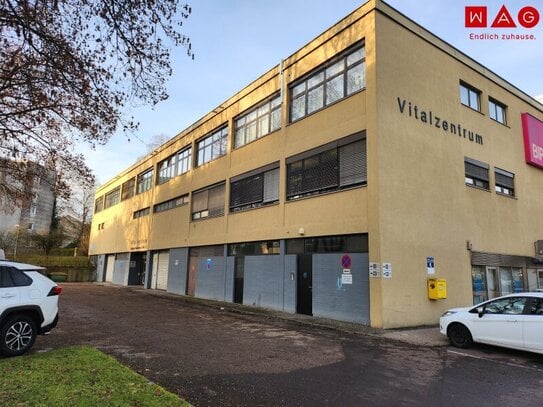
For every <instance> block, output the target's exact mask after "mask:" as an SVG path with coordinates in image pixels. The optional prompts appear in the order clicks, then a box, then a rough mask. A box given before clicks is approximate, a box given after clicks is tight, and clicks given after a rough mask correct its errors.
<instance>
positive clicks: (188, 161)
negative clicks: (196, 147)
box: [175, 147, 192, 175]
mask: <svg viewBox="0 0 543 407" xmlns="http://www.w3.org/2000/svg"><path fill="white" fill-rule="evenodd" d="M191 167H192V147H189V148H185V149H184V150H181V151H180V152H178V153H177V167H176V169H175V175H181V174H184V173H186V172H188V170H190V168H191Z"/></svg>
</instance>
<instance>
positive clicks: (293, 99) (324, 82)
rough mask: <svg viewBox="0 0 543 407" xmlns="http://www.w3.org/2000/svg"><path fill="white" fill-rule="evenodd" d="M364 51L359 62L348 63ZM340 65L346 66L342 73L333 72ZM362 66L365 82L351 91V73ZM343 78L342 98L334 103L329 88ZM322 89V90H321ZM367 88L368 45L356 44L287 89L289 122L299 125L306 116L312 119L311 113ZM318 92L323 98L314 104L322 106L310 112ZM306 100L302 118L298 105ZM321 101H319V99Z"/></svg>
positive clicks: (362, 75)
mask: <svg viewBox="0 0 543 407" xmlns="http://www.w3.org/2000/svg"><path fill="white" fill-rule="evenodd" d="M360 51H361V52H362V56H361V57H360V59H357V60H355V61H354V62H352V63H350V64H349V61H348V60H349V57H350V56H352V55H355V54H356V53H357V52H360ZM340 62H343V66H342V68H341V69H340V70H339V71H336V72H334V71H333V70H332V69H333V68H334V67H335V66H337V65H338V64H339V63H340ZM359 66H361V67H362V74H361V78H362V83H361V86H360V87H359V88H356V89H354V90H352V91H350V92H349V84H350V82H349V73H350V72H353V71H354V70H355V69H357V68H358V67H359ZM319 76H322V79H319ZM340 77H342V79H343V80H342V85H343V87H342V92H343V94H342V96H339V97H337V98H336V99H334V100H328V93H330V91H329V90H328V89H329V85H330V84H331V83H332V82H333V81H335V80H337V79H338V78H340ZM319 88H322V89H321V90H318V89H319ZM364 89H366V44H365V42H364V41H362V42H359V43H357V44H354V45H353V46H351V47H349V48H348V49H346V50H345V51H343V52H341V53H340V54H338V55H336V56H335V57H334V58H332V59H330V60H329V61H327V62H325V63H324V64H322V65H320V66H319V67H318V68H316V69H314V70H313V71H311V72H309V73H308V74H306V75H304V76H303V77H302V78H300V79H297V80H296V81H294V82H293V83H292V84H290V85H289V87H288V96H289V98H288V102H289V117H288V118H289V123H294V122H297V121H298V120H301V119H303V118H304V117H307V116H309V115H310V114H313V113H316V112H318V111H320V110H323V109H325V108H326V107H328V106H331V105H333V104H334V103H337V102H339V101H341V100H344V99H346V98H348V97H349V96H351V95H354V94H356V93H358V92H361V91H363V90H364ZM315 92H319V93H320V92H322V96H319V97H318V98H315V101H317V102H318V103H320V102H321V101H322V104H321V105H320V106H317V107H315V108H314V109H311V111H310V107H309V106H310V101H311V99H312V95H314V94H315ZM301 98H303V113H301V114H300V115H299V116H298V115H296V117H295V115H294V112H295V108H296V106H297V105H298V104H297V102H298V101H300V100H301ZM317 99H318V100H317Z"/></svg>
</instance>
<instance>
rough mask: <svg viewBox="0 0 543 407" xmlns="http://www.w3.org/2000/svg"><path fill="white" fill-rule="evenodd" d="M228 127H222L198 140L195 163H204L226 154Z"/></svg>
mask: <svg viewBox="0 0 543 407" xmlns="http://www.w3.org/2000/svg"><path fill="white" fill-rule="evenodd" d="M227 142H228V128H227V127H224V128H222V129H220V130H218V131H216V132H214V133H213V134H211V135H209V136H207V137H206V138H204V139H202V140H200V141H199V142H198V143H197V144H196V146H197V160H196V162H197V165H202V164H205V163H206V162H208V161H211V160H214V159H216V158H219V157H221V156H223V155H225V154H226V147H227Z"/></svg>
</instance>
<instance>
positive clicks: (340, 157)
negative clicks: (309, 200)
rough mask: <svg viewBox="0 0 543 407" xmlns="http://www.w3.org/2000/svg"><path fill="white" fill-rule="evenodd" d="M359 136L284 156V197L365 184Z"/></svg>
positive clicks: (363, 144)
mask: <svg viewBox="0 0 543 407" xmlns="http://www.w3.org/2000/svg"><path fill="white" fill-rule="evenodd" d="M360 137H361V136H360V135H354V136H351V137H347V138H345V139H342V140H338V141H337V142H334V143H331V144H328V145H326V146H322V147H320V148H317V149H315V150H311V151H308V152H306V153H303V154H299V155H297V156H295V157H291V158H289V159H287V199H297V198H301V197H304V196H308V195H314V194H320V193H324V192H327V191H337V190H341V189H344V188H347V187H352V186H356V185H362V184H365V183H366V181H367V177H366V140H365V139H360ZM356 139H358V140H356ZM353 140H354V141H353Z"/></svg>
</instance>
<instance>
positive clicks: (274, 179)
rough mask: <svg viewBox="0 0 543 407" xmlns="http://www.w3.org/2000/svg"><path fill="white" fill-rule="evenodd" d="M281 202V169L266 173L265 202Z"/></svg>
mask: <svg viewBox="0 0 543 407" xmlns="http://www.w3.org/2000/svg"><path fill="white" fill-rule="evenodd" d="M278 200H279V168H276V169H274V170H271V171H268V172H266V173H264V202H274V201H278Z"/></svg>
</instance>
